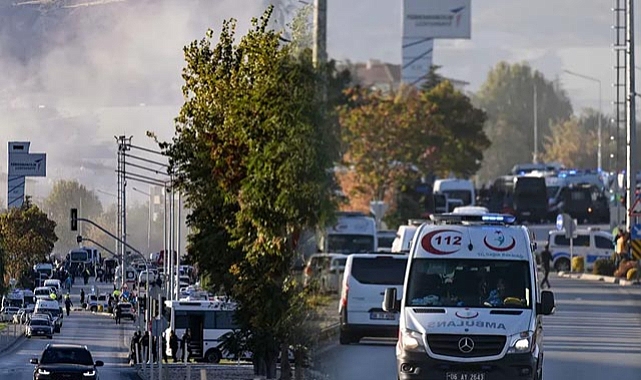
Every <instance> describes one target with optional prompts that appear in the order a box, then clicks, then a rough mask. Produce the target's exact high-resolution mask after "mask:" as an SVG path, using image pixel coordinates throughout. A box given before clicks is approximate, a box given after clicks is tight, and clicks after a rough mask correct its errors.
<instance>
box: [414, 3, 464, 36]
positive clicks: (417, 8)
mask: <svg viewBox="0 0 641 380" xmlns="http://www.w3.org/2000/svg"><path fill="white" fill-rule="evenodd" d="M402 14H403V38H406V37H423V38H425V37H432V38H466V39H467V38H471V29H472V28H471V25H472V8H471V0H403V13H402Z"/></svg>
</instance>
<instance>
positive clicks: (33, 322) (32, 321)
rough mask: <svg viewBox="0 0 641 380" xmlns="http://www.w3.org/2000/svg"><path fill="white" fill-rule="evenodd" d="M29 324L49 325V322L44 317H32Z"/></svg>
mask: <svg viewBox="0 0 641 380" xmlns="http://www.w3.org/2000/svg"><path fill="white" fill-rule="evenodd" d="M29 325H31V326H49V322H47V320H45V319H32V320H31V322H30V323H29Z"/></svg>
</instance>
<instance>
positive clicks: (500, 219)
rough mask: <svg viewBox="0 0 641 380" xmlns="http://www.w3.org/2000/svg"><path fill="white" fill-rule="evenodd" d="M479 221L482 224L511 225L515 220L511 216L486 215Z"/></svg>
mask: <svg viewBox="0 0 641 380" xmlns="http://www.w3.org/2000/svg"><path fill="white" fill-rule="evenodd" d="M481 220H482V221H484V222H500V223H508V224H512V223H514V221H515V220H516V217H514V216H513V215H504V214H486V215H481Z"/></svg>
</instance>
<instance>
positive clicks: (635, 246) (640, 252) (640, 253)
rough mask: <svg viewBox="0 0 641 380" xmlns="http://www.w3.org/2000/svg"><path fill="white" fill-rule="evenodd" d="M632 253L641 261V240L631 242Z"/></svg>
mask: <svg viewBox="0 0 641 380" xmlns="http://www.w3.org/2000/svg"><path fill="white" fill-rule="evenodd" d="M630 253H631V254H632V256H633V257H634V258H635V259H636V260H641V240H640V239H631V240H630Z"/></svg>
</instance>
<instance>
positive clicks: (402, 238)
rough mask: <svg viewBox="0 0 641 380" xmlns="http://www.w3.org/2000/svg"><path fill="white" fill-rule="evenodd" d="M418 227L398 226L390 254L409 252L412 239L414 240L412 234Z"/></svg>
mask: <svg viewBox="0 0 641 380" xmlns="http://www.w3.org/2000/svg"><path fill="white" fill-rule="evenodd" d="M417 229H418V226H413V225H403V226H398V231H396V237H395V238H394V241H393V242H392V252H394V253H400V252H409V251H410V245H411V244H412V239H413V238H414V233H416V230H417Z"/></svg>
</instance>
